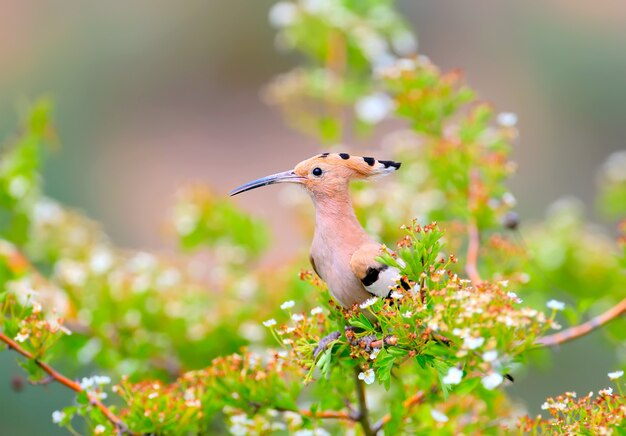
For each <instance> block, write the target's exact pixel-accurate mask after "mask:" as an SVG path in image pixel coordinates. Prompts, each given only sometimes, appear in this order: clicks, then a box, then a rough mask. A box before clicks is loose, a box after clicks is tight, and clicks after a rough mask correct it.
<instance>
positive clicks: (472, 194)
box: [465, 171, 482, 285]
mask: <svg viewBox="0 0 626 436" xmlns="http://www.w3.org/2000/svg"><path fill="white" fill-rule="evenodd" d="M470 178H471V180H470V186H469V194H468V197H469V198H468V206H469V208H470V217H469V218H468V221H467V239H468V242H467V260H466V265H465V272H467V276H468V277H469V279H470V280H471V281H472V283H473V284H474V285H477V284H479V283H481V282H482V279H481V278H480V274H479V272H478V253H479V251H480V232H479V231H478V225H477V224H476V219H475V218H474V217H473V216H471V209H473V208H474V203H475V202H476V189H477V185H478V182H479V181H478V178H479V175H478V172H477V171H472V174H471V177H470Z"/></svg>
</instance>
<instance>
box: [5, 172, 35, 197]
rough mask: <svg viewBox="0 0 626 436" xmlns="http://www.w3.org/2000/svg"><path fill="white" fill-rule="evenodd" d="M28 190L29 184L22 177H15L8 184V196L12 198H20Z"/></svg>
mask: <svg viewBox="0 0 626 436" xmlns="http://www.w3.org/2000/svg"><path fill="white" fill-rule="evenodd" d="M29 189H30V182H29V181H28V179H27V178H26V177H24V176H17V177H15V178H14V179H11V181H10V182H9V194H10V195H11V197H13V198H22V197H23V196H24V195H26V193H27V192H28V190H29Z"/></svg>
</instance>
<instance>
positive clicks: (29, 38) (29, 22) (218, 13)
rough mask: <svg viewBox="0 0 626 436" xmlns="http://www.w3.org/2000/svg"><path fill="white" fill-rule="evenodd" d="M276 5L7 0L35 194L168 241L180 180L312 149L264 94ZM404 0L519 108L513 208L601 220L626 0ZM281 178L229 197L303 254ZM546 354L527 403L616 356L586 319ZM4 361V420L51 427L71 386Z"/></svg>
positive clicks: (6, 41) (435, 35) (284, 248)
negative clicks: (38, 383) (47, 151)
mask: <svg viewBox="0 0 626 436" xmlns="http://www.w3.org/2000/svg"><path fill="white" fill-rule="evenodd" d="M272 3H273V2H272V1H270V0H256V1H253V2H251V1H249V0H211V1H198V0H186V1H178V2H167V1H163V0H150V1H147V0H138V1H135V2H120V1H112V2H99V3H93V2H88V3H86V2H81V1H78V0H65V1H61V2H59V1H55V2H52V1H48V0H35V1H30V2H23V1H19V0H3V1H2V2H1V4H0V62H1V66H2V68H0V137H1V138H3V140H7V139H10V135H12V134H13V132H14V131H15V126H16V124H17V119H18V117H17V115H16V108H17V109H18V111H19V108H20V107H22V105H23V103H24V102H25V101H30V100H32V99H34V98H35V97H37V96H39V95H42V94H44V95H49V96H51V97H52V98H53V99H54V101H55V103H56V111H55V119H56V125H57V128H58V134H59V137H60V138H61V142H62V148H61V149H60V150H59V151H58V152H56V153H55V155H54V156H52V158H51V159H49V161H48V162H47V163H46V166H45V180H46V190H47V193H48V194H49V195H50V196H52V197H54V198H56V199H58V200H60V201H62V202H64V203H66V204H68V205H71V206H74V207H77V208H79V209H81V210H84V211H85V212H86V213H87V214H88V215H90V216H92V217H93V218H95V219H97V220H99V221H101V222H102V223H103V224H104V226H105V228H106V230H107V231H108V233H109V234H110V235H111V236H112V238H113V240H114V241H115V242H116V243H117V244H120V245H123V246H129V247H132V248H146V249H151V250H167V249H168V247H170V246H172V245H173V240H174V238H173V237H171V236H169V235H168V232H167V229H166V227H165V225H164V222H165V220H166V218H167V215H168V213H169V209H170V207H171V205H172V203H173V199H174V193H175V191H176V189H177V187H179V186H180V185H181V184H183V183H186V182H190V181H201V182H204V183H208V184H210V185H212V186H214V187H215V189H216V190H217V191H218V192H222V193H225V192H227V191H228V190H230V189H231V188H233V187H235V186H238V185H239V184H241V183H243V182H245V181H248V180H250V179H253V178H256V177H259V176H263V175H266V174H269V173H273V172H277V171H282V170H286V169H289V168H291V167H292V166H293V164H295V163H296V162H298V161H300V160H302V159H304V158H306V157H309V156H310V155H311V154H313V153H315V152H316V151H317V150H319V147H318V145H317V144H316V143H315V142H314V141H313V140H311V139H310V138H305V137H302V136H300V135H299V134H297V133H295V132H293V131H291V130H290V129H289V128H288V127H287V126H286V125H285V124H284V123H283V121H282V119H281V116H280V114H278V113H277V112H276V111H275V110H273V109H271V108H269V107H267V106H265V105H264V104H263V102H262V101H261V97H260V93H261V89H262V87H263V86H264V84H266V83H267V82H269V81H270V80H271V79H272V78H273V77H274V76H275V75H276V74H279V73H281V72H284V71H287V70H289V69H291V68H292V67H293V66H294V65H296V64H297V62H298V58H297V57H295V56H293V55H290V54H285V53H280V52H279V51H277V50H276V48H275V46H274V38H275V31H274V29H272V28H271V27H270V25H269V24H268V22H267V12H268V10H269V8H270V6H271V4H272ZM398 5H399V8H400V9H401V10H402V11H403V12H404V13H405V16H406V18H407V19H408V20H409V21H410V23H411V24H412V26H413V28H414V30H415V31H416V32H417V35H418V41H419V51H420V53H422V54H425V55H427V56H428V57H430V58H431V59H432V60H433V62H434V63H435V64H436V65H439V66H440V67H441V68H442V70H449V69H454V68H460V69H462V70H463V71H464V73H465V75H466V77H467V80H468V82H469V84H470V85H471V86H472V87H474V88H475V89H477V90H478V91H479V93H480V95H481V96H482V98H483V99H484V100H486V101H489V102H491V103H492V104H493V105H494V106H495V107H496V109H497V110H498V111H506V112H514V113H516V114H517V115H518V118H519V122H518V127H519V130H520V134H521V137H520V140H519V141H518V142H517V144H516V149H515V151H514V155H513V158H514V160H515V161H517V163H518V164H519V171H518V174H517V175H516V177H515V178H514V179H513V180H512V183H511V189H512V192H513V193H514V194H515V195H516V197H517V200H518V207H517V210H518V212H519V213H520V216H521V217H522V220H523V221H524V222H530V221H533V220H538V219H541V218H542V217H543V216H544V213H545V210H546V208H547V207H548V206H549V205H550V204H551V203H553V202H554V201H555V200H557V199H558V198H560V197H562V196H564V195H574V196H576V197H578V198H580V199H582V201H583V202H584V203H586V204H587V205H588V206H589V208H588V211H589V215H590V216H591V218H592V219H598V218H597V217H595V216H594V214H593V208H592V206H593V201H594V194H595V190H596V175H597V171H598V168H599V166H600V165H601V164H602V162H604V160H605V159H606V158H607V156H608V155H609V154H610V153H612V152H614V151H616V150H619V149H624V148H625V146H624V138H625V137H626V4H625V3H624V2H621V1H619V0H604V1H602V2H593V3H590V2H584V1H580V0H578V1H565V0H558V1H552V2H549V3H546V2H541V1H536V0H533V1H527V2H517V3H510V2H499V1H496V0H476V1H474V2H471V3H469V2H467V3H465V2H451V1H449V0H443V1H442V0H440V1H437V2H425V1H420V2H416V1H409V0H402V1H398ZM348 146H349V145H348ZM278 192H279V191H278V190H274V189H268V190H266V191H264V190H261V191H259V192H258V193H256V194H255V195H252V196H247V197H242V198H240V199H237V201H238V202H239V203H240V204H241V205H242V206H243V207H244V208H246V209H247V210H251V211H254V213H255V214H256V215H258V216H260V217H264V218H266V219H268V220H269V221H270V222H271V223H272V227H273V230H274V235H275V241H276V243H275V248H274V250H273V251H272V252H271V253H270V255H269V257H270V259H271V258H277V257H280V256H282V255H284V254H285V253H293V252H296V251H300V250H302V249H303V248H304V246H305V245H306V243H307V240H308V236H307V235H301V234H300V233H298V231H297V229H296V227H295V224H294V223H293V220H290V216H289V210H288V208H287V207H286V206H285V205H284V204H283V205H281V204H280V196H279V195H277V193H278ZM605 224H607V223H605ZM607 229H608V230H607V231H610V229H611V227H610V226H609V227H607ZM555 356H556V357H555V359H554V365H555V366H556V367H557V368H558V369H559V370H558V371H554V370H553V371H551V372H549V373H548V372H545V373H542V372H541V371H539V370H537V371H534V372H532V373H530V374H528V375H527V376H525V377H523V379H522V380H520V381H518V383H516V385H515V386H514V387H513V389H514V390H515V391H516V394H517V395H518V396H519V397H520V398H523V399H524V401H526V402H528V403H529V404H531V408H530V410H531V411H537V410H538V405H539V404H541V401H543V399H544V398H545V397H546V396H547V395H552V394H555V393H558V392H560V391H561V390H562V389H563V388H570V389H571V388H573V389H575V390H579V391H581V392H585V390H590V389H595V388H597V387H602V386H604V384H606V382H607V381H606V376H605V375H606V372H607V371H609V370H612V369H615V368H613V367H612V366H611V365H612V363H613V362H614V361H615V360H614V357H612V351H611V349H610V347H609V346H608V345H607V344H606V343H604V342H603V341H602V340H601V336H600V335H598V334H594V335H590V336H588V337H586V338H584V339H582V340H580V341H578V342H575V343H573V344H571V345H567V346H566V347H564V349H563V350H560V351H558V352H557V353H556V355H555ZM14 361H15V356H14V355H12V354H9V353H1V354H0V373H1V374H3V377H2V379H1V380H0V406H1V407H0V422H2V423H3V424H2V425H1V426H0V433H2V427H3V426H5V425H7V426H8V427H5V428H11V426H12V424H11V423H14V424H15V425H18V423H19V427H17V428H20V429H21V430H23V431H24V433H23V434H31V433H33V434H34V433H36V432H38V430H42V431H43V430H45V431H46V432H47V433H46V434H52V433H53V432H60V430H57V429H56V427H53V426H52V425H50V413H51V412H52V410H54V409H55V408H57V407H58V405H59V404H62V403H60V402H63V404H67V403H68V402H69V401H70V398H71V395H70V394H69V393H67V392H63V393H61V392H62V389H60V388H58V387H54V386H49V387H46V388H42V387H29V386H26V388H25V392H22V393H20V394H16V393H15V392H14V391H13V390H12V388H11V376H12V375H13V374H17V373H18V370H17V369H16V368H15V363H14ZM41 389H47V390H49V391H52V392H51V394H53V395H50V396H44V395H41V392H40V390H41ZM54 393H58V394H54ZM56 395H64V398H60V397H58V396H56ZM35 416H36V418H37V419H33V418H34V417H35ZM37 421H39V422H37ZM31 426H32V427H31Z"/></svg>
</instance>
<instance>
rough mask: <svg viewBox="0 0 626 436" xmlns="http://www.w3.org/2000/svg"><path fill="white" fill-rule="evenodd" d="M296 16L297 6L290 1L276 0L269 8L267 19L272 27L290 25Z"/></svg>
mask: <svg viewBox="0 0 626 436" xmlns="http://www.w3.org/2000/svg"><path fill="white" fill-rule="evenodd" d="M297 17H298V8H297V7H296V5H294V4H293V3H291V2H278V3H276V4H275V5H274V6H272V9H270V13H269V20H270V24H271V25H272V26H274V27H279V28H280V27H287V26H290V25H292V24H293V23H294V22H295V21H296V18H297Z"/></svg>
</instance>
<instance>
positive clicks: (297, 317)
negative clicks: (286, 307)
mask: <svg viewBox="0 0 626 436" xmlns="http://www.w3.org/2000/svg"><path fill="white" fill-rule="evenodd" d="M291 319H292V320H294V321H295V322H300V321H302V320H304V316H303V315H301V314H299V313H294V314H293V315H291Z"/></svg>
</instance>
